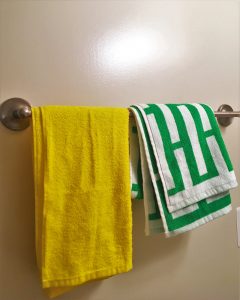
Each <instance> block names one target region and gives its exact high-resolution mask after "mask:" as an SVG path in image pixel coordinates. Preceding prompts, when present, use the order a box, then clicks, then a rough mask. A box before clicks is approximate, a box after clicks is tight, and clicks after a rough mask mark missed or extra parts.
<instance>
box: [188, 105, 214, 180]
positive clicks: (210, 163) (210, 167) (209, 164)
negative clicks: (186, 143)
mask: <svg viewBox="0 0 240 300" xmlns="http://www.w3.org/2000/svg"><path fill="white" fill-rule="evenodd" d="M185 106H186V107H187V108H188V110H189V111H190V113H191V115H192V117H193V120H194V123H195V125H196V130H197V134H198V139H199V144H200V148H201V150H202V154H203V158H204V161H205V165H206V168H207V173H206V174H204V175H202V176H198V178H196V184H198V183H201V182H203V181H205V180H207V179H210V178H213V177H215V176H218V175H219V173H218V171H217V168H216V166H215V163H214V160H213V158H212V154H211V152H210V150H209V147H208V143H207V140H206V138H207V137H209V136H212V135H214V131H213V130H208V131H206V132H205V131H204V129H203V124H202V120H201V116H200V114H199V111H198V109H197V108H196V107H195V106H193V105H191V104H186V105H185Z"/></svg>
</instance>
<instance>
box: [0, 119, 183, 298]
mask: <svg viewBox="0 0 240 300" xmlns="http://www.w3.org/2000/svg"><path fill="white" fill-rule="evenodd" d="M0 140H1V141H4V142H2V143H1V147H0V166H1V169H0V170H1V171H0V239H1V240H0V244H1V248H0V257H1V269H2V270H4V277H3V278H1V280H0V298H1V299H4V300H14V299H18V298H19V297H20V298H21V299H24V300H32V299H38V300H41V299H47V297H46V296H45V294H44V293H43V292H42V289H41V284H40V277H39V272H38V270H37V266H36V259H35V245H34V244H35V241H34V189H33V171H32V170H33V168H32V133H31V128H28V129H27V130H25V131H22V132H13V131H10V130H7V129H5V128H4V127H3V126H2V125H1V124H0ZM188 240H189V234H185V235H181V236H177V237H174V238H170V239H166V238H165V237H164V236H160V235H155V236H152V237H146V236H145V234H144V211H143V202H142V201H136V200H135V201H133V264H134V269H133V271H132V272H129V273H126V274H122V275H120V276H114V277H112V278H110V279H108V280H107V281H99V282H92V283H89V284H85V285H82V286H80V287H78V288H76V289H74V290H73V292H71V293H67V294H66V295H64V296H62V297H61V299H69V296H70V295H71V296H70V297H71V300H73V299H79V297H80V296H81V299H84V300H88V299H96V298H95V297H94V293H96V292H97V290H98V289H99V288H100V287H101V289H103V290H102V292H103V293H105V294H106V293H108V292H107V291H108V288H114V289H116V290H119V291H120V290H121V289H124V287H125V286H126V284H132V285H133V288H134V285H135V284H136V283H135V281H136V278H135V277H136V276H137V277H144V276H145V277H149V276H151V275H152V276H155V275H154V274H151V272H154V268H156V269H155V272H157V276H158V277H159V280H160V278H161V276H165V275H166V274H162V272H159V268H161V267H162V268H165V267H166V266H165V264H167V267H168V269H169V272H170V273H171V271H173V270H174V269H176V268H178V267H180V266H179V264H182V263H183V259H182V258H183V256H184V255H185V253H186V247H187V244H188ZM173 252H177V254H176V253H175V255H172V253H173ZM151 266H152V267H153V268H151ZM146 269H147V270H146ZM149 270H151V271H149ZM152 270H153V271H152ZM133 272H134V273H135V274H134V275H135V276H133ZM161 274H162V275H161ZM103 283H104V284H103ZM107 284H108V285H107ZM106 285H107V286H106ZM29 287H30V288H29ZM99 299H100V298H98V300H99Z"/></svg>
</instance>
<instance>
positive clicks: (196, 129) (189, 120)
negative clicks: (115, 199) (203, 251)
mask: <svg viewBox="0 0 240 300" xmlns="http://www.w3.org/2000/svg"><path fill="white" fill-rule="evenodd" d="M130 110H131V111H132V113H133V116H134V118H132V119H133V120H132V121H131V123H130V144H131V146H130V149H131V151H132V153H131V155H130V157H131V182H132V187H131V189H132V198H140V197H141V196H143V198H144V208H145V219H146V222H145V231H146V234H147V235H148V234H152V233H159V232H160V233H161V232H165V234H166V236H172V235H176V234H178V233H182V232H186V231H188V230H191V229H193V228H196V227H198V226H200V225H202V224H205V223H207V222H209V221H211V220H213V219H215V218H217V217H220V216H222V215H225V214H227V213H228V212H229V211H230V210H231V199H230V194H229V189H231V188H234V187H236V186H237V182H236V178H235V174H234V171H233V167H232V164H231V161H230V158H229V155H228V152H227V150H226V147H225V144H224V141H223V139H222V136H221V132H220V130H219V127H218V125H217V122H216V119H215V116H214V112H213V111H212V109H211V108H210V107H209V106H207V105H204V104H186V105H185V104H139V105H134V106H131V107H130ZM134 119H135V121H136V124H134ZM137 136H138V138H137ZM138 142H139V145H138ZM134 144H135V145H134ZM139 159H140V161H141V162H140V161H139ZM141 174H142V175H141ZM142 190H143V195H142V192H141V191H142Z"/></svg>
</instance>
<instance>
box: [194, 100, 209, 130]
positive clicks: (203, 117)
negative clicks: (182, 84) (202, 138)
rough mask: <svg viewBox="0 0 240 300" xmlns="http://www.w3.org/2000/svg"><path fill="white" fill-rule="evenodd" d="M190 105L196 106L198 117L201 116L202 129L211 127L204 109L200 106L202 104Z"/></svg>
mask: <svg viewBox="0 0 240 300" xmlns="http://www.w3.org/2000/svg"><path fill="white" fill-rule="evenodd" d="M192 105H193V106H195V107H196V108H197V110H198V112H199V114H200V118H201V121H202V125H203V130H204V131H207V130H210V129H212V127H211V124H210V121H209V118H208V115H207V113H206V111H205V109H204V108H203V107H202V105H201V104H198V103H193V104H192Z"/></svg>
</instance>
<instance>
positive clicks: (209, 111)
mask: <svg viewBox="0 0 240 300" xmlns="http://www.w3.org/2000/svg"><path fill="white" fill-rule="evenodd" d="M201 106H202V107H203V108H204V109H205V111H206V113H207V115H208V118H209V121H210V124H211V126H212V129H213V132H214V136H215V138H216V141H217V143H218V146H219V148H220V151H221V153H222V156H223V158H224V160H225V163H226V165H227V168H228V171H232V170H233V166H232V163H231V160H230V157H229V154H228V151H227V148H226V145H225V143H224V141H223V138H222V134H221V131H220V129H219V127H218V124H217V121H216V118H215V116H214V112H213V111H212V109H211V108H210V107H209V106H207V105H205V104H201Z"/></svg>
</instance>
